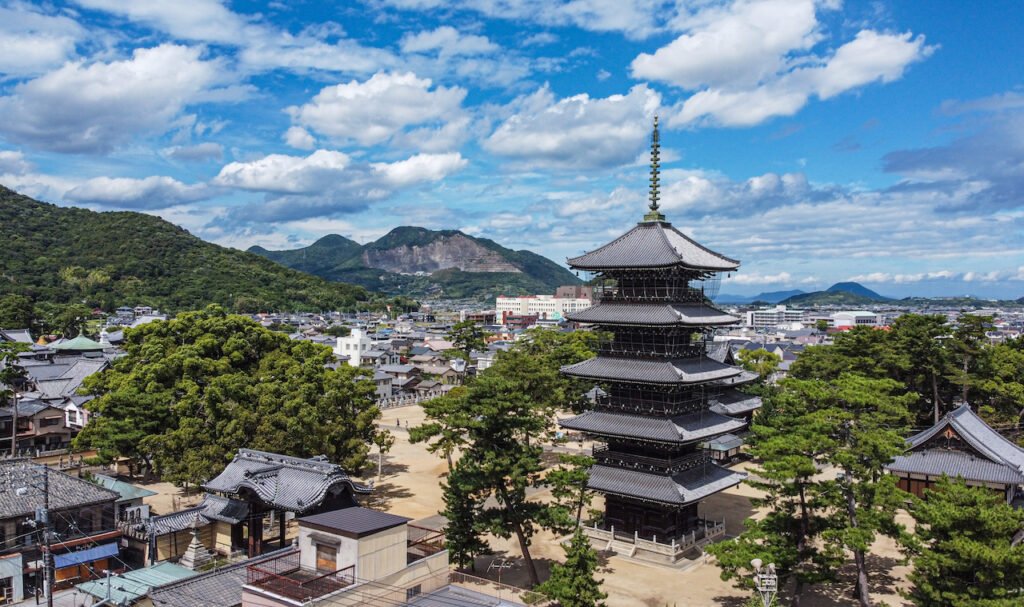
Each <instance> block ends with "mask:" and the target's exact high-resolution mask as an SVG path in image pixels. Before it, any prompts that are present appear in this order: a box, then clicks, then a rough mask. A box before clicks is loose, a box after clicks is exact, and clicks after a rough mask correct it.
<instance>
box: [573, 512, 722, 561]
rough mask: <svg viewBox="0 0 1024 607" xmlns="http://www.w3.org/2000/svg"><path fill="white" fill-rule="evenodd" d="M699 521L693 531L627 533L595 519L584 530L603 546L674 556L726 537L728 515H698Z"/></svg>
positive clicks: (629, 553)
mask: <svg viewBox="0 0 1024 607" xmlns="http://www.w3.org/2000/svg"><path fill="white" fill-rule="evenodd" d="M696 523H697V524H696V525H695V526H694V527H693V528H691V529H690V530H689V531H686V532H682V533H676V534H674V535H661V536H659V535H657V534H644V533H640V532H638V531H634V532H632V533H624V532H622V531H617V530H616V529H615V526H614V525H604V524H602V523H594V525H593V526H590V527H586V526H585V527H583V533H584V535H586V536H587V537H588V538H590V540H591V542H592V543H593V545H595V546H596V547H599V548H600V549H602V550H610V551H613V552H618V551H620V550H622V549H623V548H628V551H627V552H628V554H627V555H628V556H633V555H635V553H636V552H637V551H640V550H643V551H644V552H648V553H653V554H656V555H661V556H663V557H670V558H671V559H672V560H676V559H679V558H680V557H682V555H683V553H684V552H687V551H689V550H691V549H693V548H703V547H704V546H706V545H708V544H710V543H711V542H713V541H715V540H716V539H719V538H724V537H725V519H724V518H723V519H721V520H714V519H697V521H696Z"/></svg>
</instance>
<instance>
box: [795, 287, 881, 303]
mask: <svg viewBox="0 0 1024 607" xmlns="http://www.w3.org/2000/svg"><path fill="white" fill-rule="evenodd" d="M887 301H892V299H890V298H888V297H884V296H882V295H879V294H878V293H876V292H874V291H872V290H871V289H869V288H867V287H865V286H864V285H862V284H860V283H857V282H837V283H836V284H834V285H832V286H831V287H829V288H827V289H825V290H824V291H815V292H813V293H801V294H800V295H794V296H792V297H788V298H786V299H784V300H782V301H781V302H779V303H782V304H784V305H787V306H789V305H792V306H827V305H836V306H851V305H852V306H857V305H870V304H877V303H884V302H887Z"/></svg>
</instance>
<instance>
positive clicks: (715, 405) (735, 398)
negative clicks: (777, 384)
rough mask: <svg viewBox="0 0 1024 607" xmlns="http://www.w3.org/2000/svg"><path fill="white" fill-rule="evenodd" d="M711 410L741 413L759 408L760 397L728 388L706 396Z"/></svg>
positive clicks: (728, 413)
mask: <svg viewBox="0 0 1024 607" xmlns="http://www.w3.org/2000/svg"><path fill="white" fill-rule="evenodd" d="M708 404H710V405H711V410H712V411H714V412H715V413H721V414H722V415H742V414H744V413H749V412H750V411H753V410H755V409H760V408H761V404H762V403H761V397H760V396H755V395H753V394H744V393H743V392H740V391H739V390H734V389H729V390H725V391H723V392H722V393H721V394H714V395H711V396H709V397H708Z"/></svg>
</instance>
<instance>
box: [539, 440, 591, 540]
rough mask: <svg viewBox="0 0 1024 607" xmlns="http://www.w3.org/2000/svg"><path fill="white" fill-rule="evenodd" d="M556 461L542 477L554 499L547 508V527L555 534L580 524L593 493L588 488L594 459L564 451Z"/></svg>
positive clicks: (569, 530)
mask: <svg viewBox="0 0 1024 607" xmlns="http://www.w3.org/2000/svg"><path fill="white" fill-rule="evenodd" d="M558 463H559V465H558V467H556V468H552V469H550V470H548V472H547V474H546V475H545V477H544V480H545V482H546V483H547V485H548V486H549V487H550V488H551V497H553V498H554V501H553V502H552V503H551V505H550V507H549V508H548V516H549V522H548V525H547V526H548V527H550V528H551V529H553V530H555V531H556V532H558V533H569V532H571V531H572V530H573V529H575V528H576V527H578V526H579V524H580V519H581V518H582V516H583V509H584V508H585V507H587V506H589V505H590V503H591V502H592V501H593V499H594V494H593V493H592V492H591V491H588V490H587V481H588V480H589V479H590V467H591V466H593V465H594V458H592V457H590V456H589V455H574V454H567V453H563V454H560V455H559V456H558Z"/></svg>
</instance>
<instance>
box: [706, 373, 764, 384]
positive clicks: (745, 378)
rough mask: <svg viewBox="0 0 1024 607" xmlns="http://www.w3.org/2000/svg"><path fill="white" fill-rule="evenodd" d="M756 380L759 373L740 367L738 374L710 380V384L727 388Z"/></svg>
mask: <svg viewBox="0 0 1024 607" xmlns="http://www.w3.org/2000/svg"><path fill="white" fill-rule="evenodd" d="M754 381H757V373H752V372H750V371H747V370H746V369H740V372H739V373H738V374H737V375H733V376H731V377H726V378H724V379H716V380H714V381H712V382H710V385H712V386H718V387H723V388H725V387H729V386H742V385H744V384H749V383H751V382H754Z"/></svg>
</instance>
